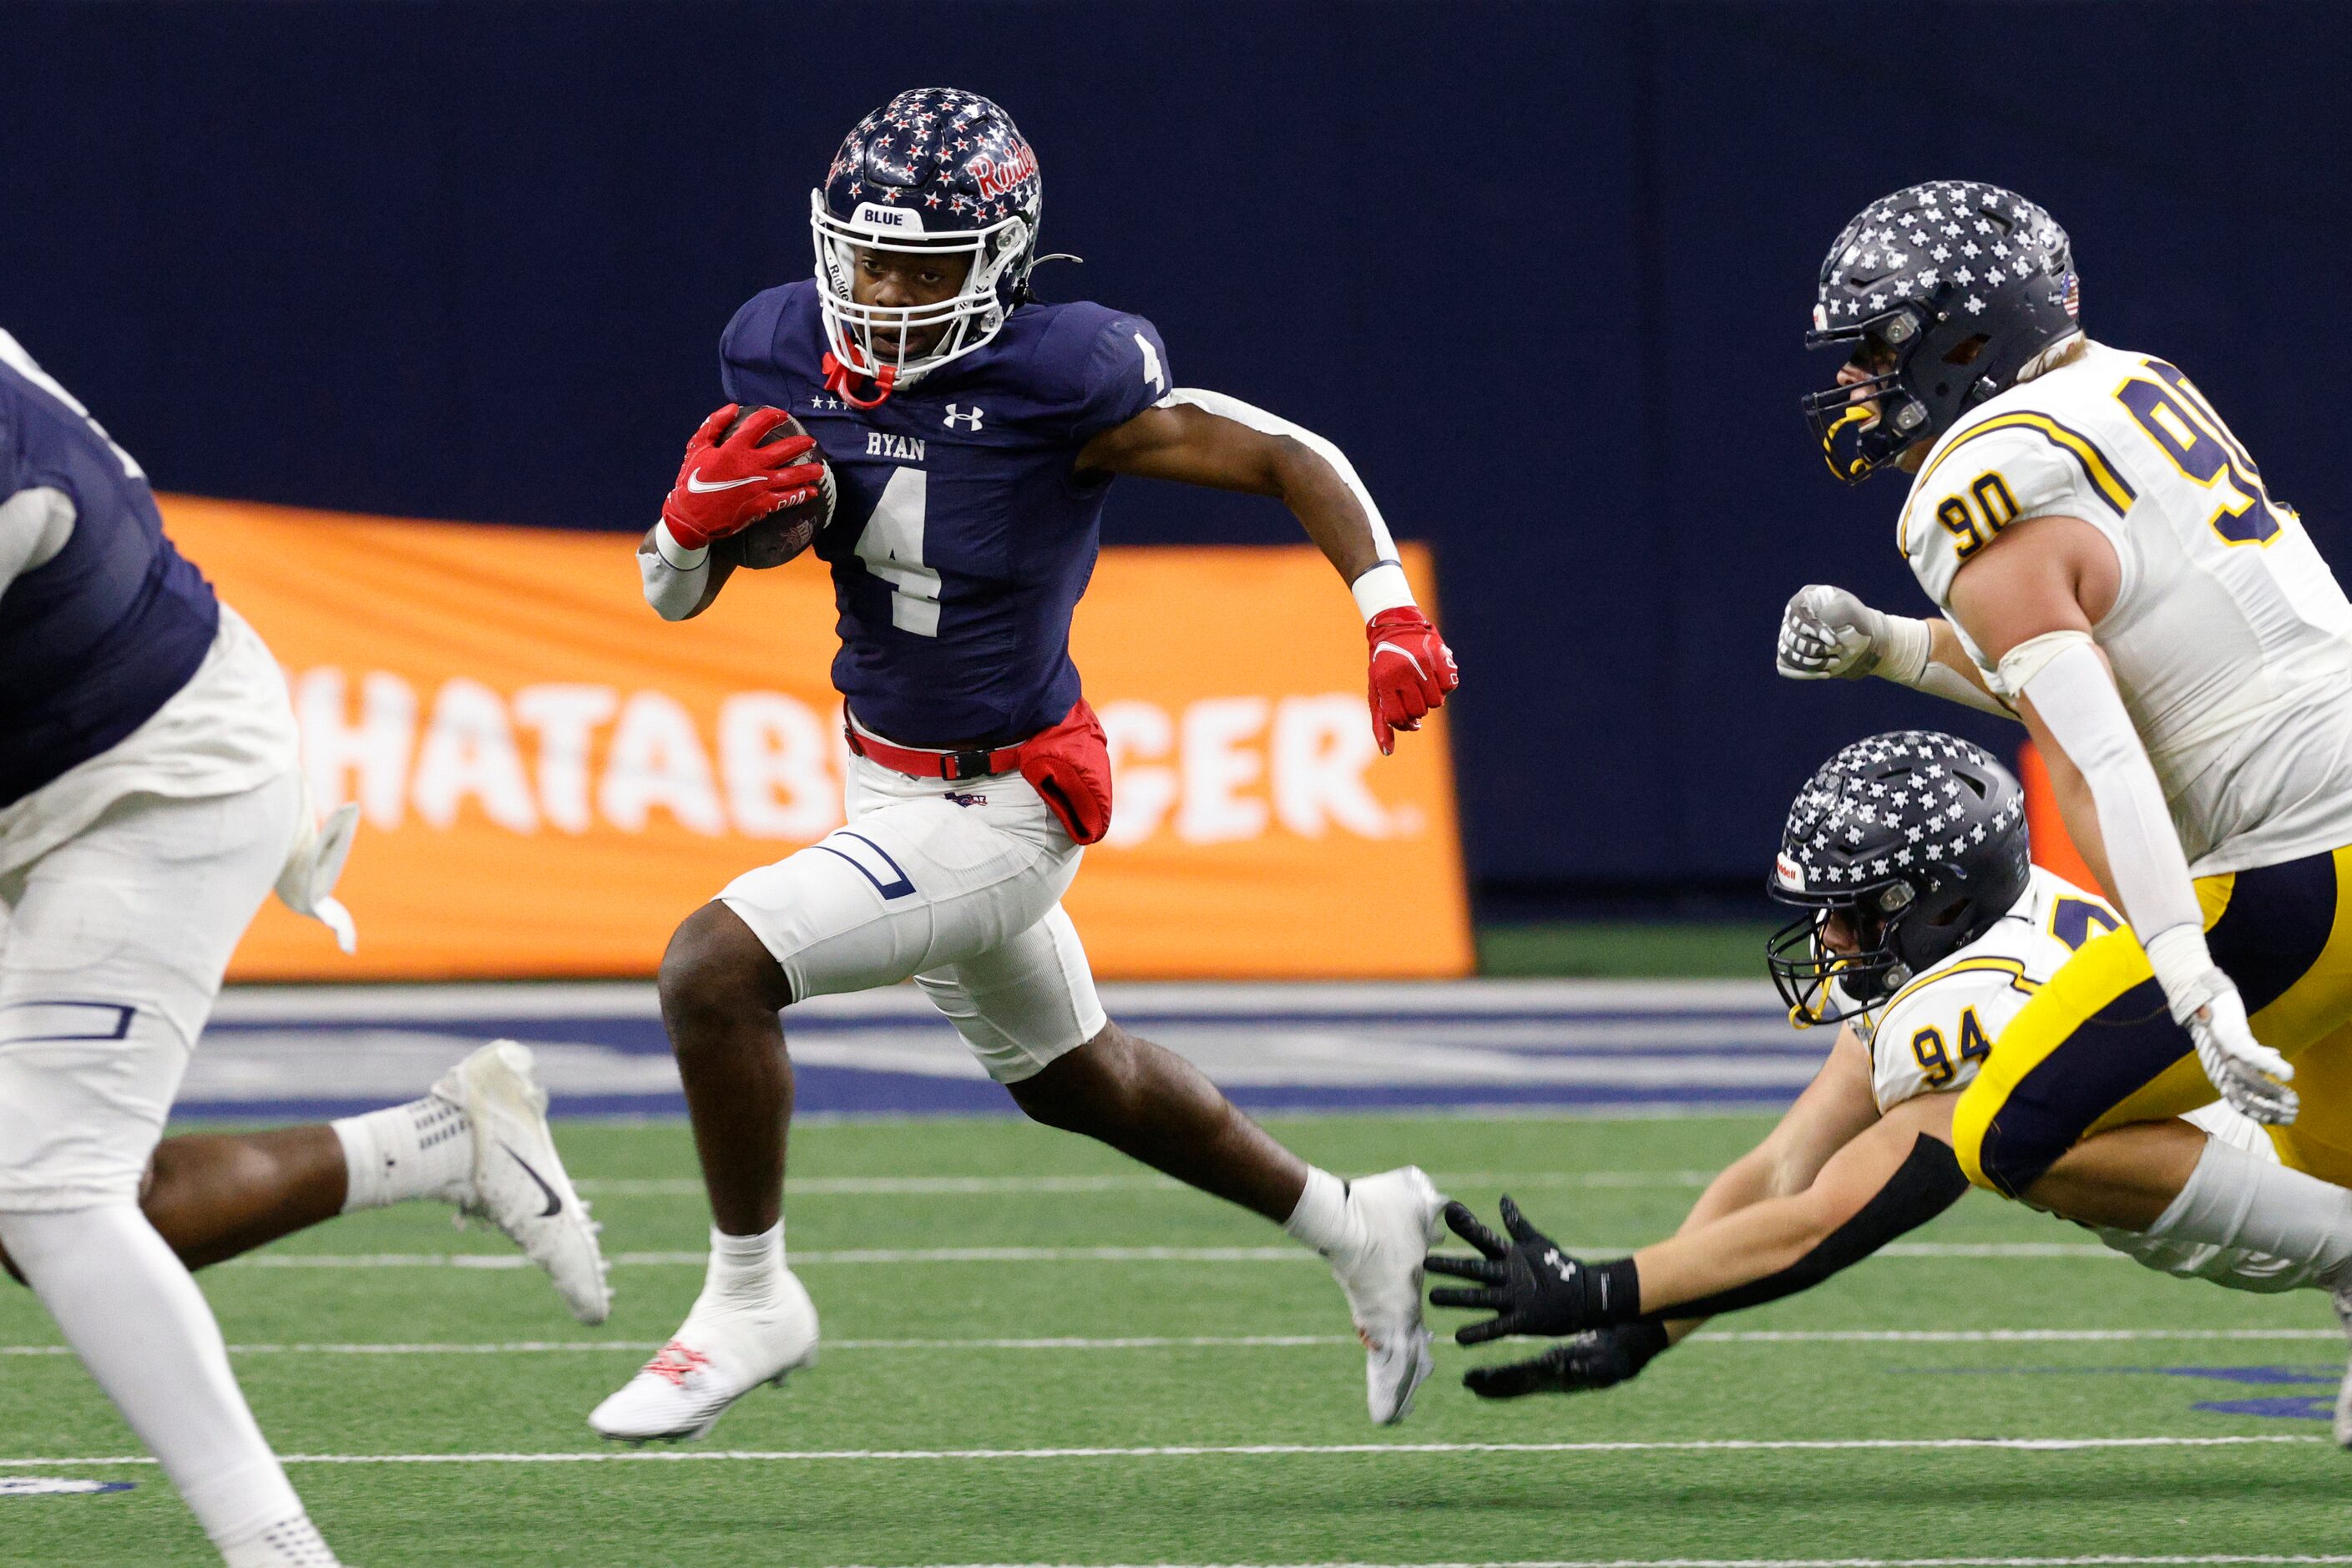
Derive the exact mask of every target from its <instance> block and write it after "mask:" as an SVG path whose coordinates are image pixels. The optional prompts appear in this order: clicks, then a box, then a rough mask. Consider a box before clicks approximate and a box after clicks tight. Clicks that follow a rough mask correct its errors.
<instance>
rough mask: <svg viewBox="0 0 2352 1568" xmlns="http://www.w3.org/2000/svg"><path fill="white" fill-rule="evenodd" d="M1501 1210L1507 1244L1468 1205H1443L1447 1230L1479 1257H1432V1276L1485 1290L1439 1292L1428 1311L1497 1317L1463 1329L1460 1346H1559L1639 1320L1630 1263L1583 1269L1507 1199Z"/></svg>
mask: <svg viewBox="0 0 2352 1568" xmlns="http://www.w3.org/2000/svg"><path fill="white" fill-rule="evenodd" d="M1502 1207H1503V1225H1504V1227H1505V1228H1506V1229H1507V1230H1508V1231H1509V1232H1510V1233H1511V1240H1510V1241H1508V1242H1506V1241H1504V1239H1503V1238H1502V1237H1499V1236H1496V1234H1495V1233H1494V1232H1493V1231H1491V1230H1488V1229H1487V1228H1486V1226H1484V1225H1481V1224H1480V1223H1479V1222H1478V1216H1477V1215H1474V1214H1472V1213H1471V1212H1470V1210H1469V1208H1468V1207H1467V1206H1465V1205H1463V1204H1460V1203H1449V1204H1447V1205H1445V1223H1446V1225H1447V1226H1450V1227H1451V1228H1452V1229H1453V1232H1454V1235H1456V1236H1458V1237H1461V1238H1462V1239H1463V1240H1465V1241H1466V1242H1468V1243H1469V1244H1470V1245H1471V1246H1473V1247H1476V1248H1477V1249H1478V1251H1479V1253H1480V1254H1481V1256H1479V1257H1476V1258H1452V1257H1445V1256H1443V1255H1437V1254H1433V1255H1432V1256H1431V1257H1430V1258H1429V1259H1428V1261H1427V1265H1426V1267H1427V1268H1428V1269H1429V1271H1430V1272H1431V1273H1433V1274H1451V1275H1453V1276H1454V1278H1455V1279H1475V1280H1477V1281H1479V1283H1480V1285H1481V1286H1482V1287H1483V1289H1476V1290H1465V1289H1459V1288H1457V1287H1454V1286H1443V1287H1440V1288H1439V1289H1434V1290H1432V1291H1431V1292H1430V1293H1429V1302H1430V1305H1431V1306H1433V1307H1470V1308H1474V1309H1478V1310H1486V1311H1491V1312H1493V1313H1494V1314H1495V1315H1494V1316H1493V1317H1491V1318H1489V1319H1487V1320H1486V1321H1484V1322H1479V1323H1465V1324H1464V1325H1463V1326H1462V1327H1460V1328H1458V1329H1456V1330H1454V1342H1456V1343H1457V1344H1465V1345H1476V1344H1484V1343H1486V1342H1487V1341H1488V1340H1499V1339H1501V1338H1502V1337H1503V1336H1504V1335H1506V1334H1539V1335H1543V1336H1546V1337H1550V1338H1557V1337H1558V1336H1559V1335H1562V1334H1580V1333H1582V1332H1583V1331H1585V1330H1587V1329H1598V1328H1605V1327H1607V1326H1608V1325H1610V1324H1612V1323H1622V1322H1630V1321H1633V1319H1635V1318H1637V1317H1639V1316H1640V1315H1641V1289H1640V1287H1639V1286H1638V1285H1637V1284H1636V1283H1635V1276H1634V1273H1633V1259H1632V1258H1620V1259H1618V1260H1617V1261H1616V1262H1614V1263H1583V1262H1580V1261H1579V1260H1577V1259H1576V1258H1570V1257H1569V1256H1568V1255H1567V1254H1566V1253H1564V1252H1562V1251H1561V1250H1560V1249H1559V1243H1557V1242H1555V1241H1553V1240H1552V1238H1551V1237H1548V1236H1546V1235H1545V1234H1544V1233H1543V1232H1541V1231H1539V1230H1538V1229H1537V1228H1536V1227H1535V1226H1532V1225H1529V1224H1528V1220H1527V1216H1526V1215H1522V1214H1521V1213H1519V1205H1517V1204H1515V1203H1513V1202H1512V1201H1511V1200H1510V1199H1509V1198H1505V1199H1504V1200H1503V1205H1502Z"/></svg>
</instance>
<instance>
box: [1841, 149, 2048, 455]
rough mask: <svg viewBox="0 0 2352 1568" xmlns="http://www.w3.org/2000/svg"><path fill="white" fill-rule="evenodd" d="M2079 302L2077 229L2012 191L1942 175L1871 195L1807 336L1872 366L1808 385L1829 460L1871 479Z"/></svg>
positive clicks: (1975, 396)
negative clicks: (1858, 374) (1841, 380)
mask: <svg viewBox="0 0 2352 1568" xmlns="http://www.w3.org/2000/svg"><path fill="white" fill-rule="evenodd" d="M2081 303H2082V296H2081V289H2080V286H2079V285H2078V283H2077V281H2076V279H2075V277H2074V251H2073V247H2071V246H2070V245H2069V244H2068V243H2067V239H2066V231H2065V230H2064V229H2063V228H2060V227H2059V226H2058V225H2057V223H2056V222H2055V221H2054V220H2053V219H2052V217H2051V216H2050V215H2049V214H2048V213H2046V212H2044V211H2042V209H2041V208H2040V207H2038V206H2036V205H2034V204H2033V203H2032V202H2030V201H2027V200H2026V199H2025V198H2024V197H2023V196H2021V195H2017V194H2016V193H2015V192H2013V191H2005V190H2003V189H2001V188H2000V186H1999V185H1988V184H1979V183H1977V182H1975V181H1972V180H1937V181H1933V182H1931V183H1929V184H1922V185H1911V186H1908V187H1906V188H1905V189H1903V190H1899V191H1897V192H1895V194H1894V195H1891V196H1883V197H1881V198H1880V199H1879V200H1877V201H1874V202H1873V203H1871V204H1870V205H1868V206H1867V207H1864V209H1863V210H1862V212H1861V214H1860V216H1856V217H1855V218H1854V220H1853V222H1851V223H1849V224H1847V225H1846V226H1845V229H1844V232H1843V233H1842V234H1840V235H1839V236H1838V237H1837V243H1836V244H1835V245H1833V246H1832V247H1830V253H1829V256H1828V258H1826V259H1824V260H1823V261H1822V271H1821V279H1820V282H1819V288H1818V291H1817V293H1816V295H1815V297H1814V301H1813V324H1812V330H1811V331H1809V332H1807V333H1806V334H1805V346H1806V347H1807V348H1826V347H1829V346H1832V345H1836V346H1838V347H1841V348H1843V349H1845V350H1846V351H1847V352H1848V353H1849V355H1850V356H1851V358H1852V361H1853V363H1856V364H1859V365H1860V366H1861V367H1862V368H1863V369H1864V371H1865V372H1867V373H1868V379H1866V380H1863V381H1859V382H1849V383H1847V384H1843V385H1839V386H1832V387H1830V388H1828V389H1827V390H1825V391H1822V392H1815V393H1810V394H1808V395H1806V398H1805V416H1806V417H1807V418H1808V419H1809V420H1811V423H1812V426H1813V434H1814V435H1816V436H1817V437H1820V438H1821V443H1822V456H1823V457H1825V458H1827V459H1828V460H1829V465H1830V472H1832V473H1833V474H1835V475H1836V476H1837V477H1838V478H1839V479H1843V480H1844V481H1845V482H1846V483H1848V484H1860V483H1861V482H1862V481H1863V480H1864V479H1868V478H1869V477H1870V476H1871V474H1872V473H1874V471H1876V470H1877V469H1878V468H1881V467H1883V466H1884V465H1885V464H1887V463H1890V462H1892V461H1894V460H1895V458H1898V457H1900V456H1901V455H1902V454H1903V452H1904V451H1905V450H1906V448H1908V447H1911V446H1912V444H1913V443H1915V442H1918V441H1927V440H1933V439H1935V438H1936V437H1938V436H1940V435H1942V434H1943V433H1944V432H1945V431H1947V430H1948V429H1950V428H1951V427H1952V425H1953V423H1954V422H1955V421H1956V420H1958V418H1959V417H1960V416H1961V415H1962V414H1964V413H1966V412H1967V411H1968V410H1969V409H1970V408H1972V407H1974V406H1975V405H1978V404H1979V403H1982V402H1983V401H1984V400H1985V399H1987V398H1989V397H1992V396H1995V395H1998V394H2000V393H2002V392H2006V391H2007V390H2008V389H2009V388H2010V387H2011V385H2013V384H2015V383H2016V380H2017V374H2018V372H2019V371H2021V370H2022V369H2023V368H2024V367H2025V365H2026V364H2027V363H2028V362H2030V361H2031V360H2032V358H2033V356H2034V355H2036V354H2038V353H2041V352H2042V350H2044V349H2046V348H2048V347H2049V346H2050V345H2051V344H2053V343H2054V342H2058V341H2059V340H2060V339H2062V338H2064V337H2067V336H2069V335H2070V334H2072V333H2074V332H2075V331H2079V330H2080V328H2079V326H2078V325H2077V321H2076V318H2077V316H2078V315H2079V313H2080V310H2081Z"/></svg>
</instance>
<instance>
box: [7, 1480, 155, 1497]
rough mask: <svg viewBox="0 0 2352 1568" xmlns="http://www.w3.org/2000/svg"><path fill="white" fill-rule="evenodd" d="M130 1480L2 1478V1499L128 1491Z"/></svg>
mask: <svg viewBox="0 0 2352 1568" xmlns="http://www.w3.org/2000/svg"><path fill="white" fill-rule="evenodd" d="M130 1489H131V1482H129V1481H84V1480H75V1479H69V1478H68V1477H65V1476H8V1477H5V1478H0V1501H5V1500H7V1499H9V1498H18V1497H97V1496H98V1495H100V1493H101V1492H127V1491H129V1490H130Z"/></svg>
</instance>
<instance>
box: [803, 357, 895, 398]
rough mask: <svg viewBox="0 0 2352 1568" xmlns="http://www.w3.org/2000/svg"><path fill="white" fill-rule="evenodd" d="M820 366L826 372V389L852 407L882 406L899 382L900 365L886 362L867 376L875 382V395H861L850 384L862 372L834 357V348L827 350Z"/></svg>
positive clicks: (867, 378)
mask: <svg viewBox="0 0 2352 1568" xmlns="http://www.w3.org/2000/svg"><path fill="white" fill-rule="evenodd" d="M819 368H820V369H822V370H823V371H824V389H825V390H826V391H827V392H830V393H832V394H834V395H835V396H837V397H839V398H840V399H841V400H842V401H843V402H844V403H846V404H848V405H850V406H851V407H852V408H879V407H881V406H882V405H883V404H885V403H887V402H888V401H889V398H890V389H891V388H892V387H893V386H896V385H897V384H898V366H897V365H895V364H886V365H884V366H882V367H881V368H880V369H878V370H877V371H876V372H875V373H874V374H872V375H870V376H867V377H866V380H868V381H871V382H872V383H873V384H874V395H873V396H872V397H870V398H866V397H860V396H858V395H857V394H856V393H854V392H852V391H850V390H849V384H850V383H851V382H852V381H854V380H856V379H857V377H858V375H859V374H861V373H859V372H857V371H854V370H851V369H850V368H849V367H848V366H847V365H845V364H844V363H841V362H840V361H839V360H837V359H835V358H834V357H833V351H832V350H830V349H828V350H826V351H825V355H824V360H823V362H822V363H820V365H819Z"/></svg>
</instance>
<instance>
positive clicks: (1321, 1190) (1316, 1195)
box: [1282, 1165, 1364, 1258]
mask: <svg viewBox="0 0 2352 1568" xmlns="http://www.w3.org/2000/svg"><path fill="white" fill-rule="evenodd" d="M1282 1228H1283V1229H1284V1230H1285V1231H1287V1232H1288V1233H1289V1234H1290V1235H1291V1236H1292V1237H1295V1238H1296V1239H1297V1240H1299V1241H1303V1242H1305V1243H1306V1244H1307V1246H1309V1247H1313V1248H1314V1249H1315V1250H1316V1251H1318V1252H1319V1253H1321V1254H1323V1256H1325V1257H1326V1258H1328V1257H1330V1256H1331V1255H1332V1254H1333V1253H1335V1252H1339V1251H1344V1250H1346V1249H1348V1248H1349V1247H1356V1246H1360V1245H1361V1243H1362V1241H1363V1239H1364V1222H1363V1217H1362V1216H1361V1215H1358V1214H1357V1213H1356V1211H1355V1208H1354V1205H1350V1204H1349V1202H1348V1184H1346V1183H1345V1182H1342V1181H1341V1180H1339V1177H1337V1176H1335V1175H1333V1174H1332V1173H1330V1172H1328V1171H1327V1170H1324V1169H1323V1168H1322V1167H1321V1166H1319V1165H1309V1166H1308V1167H1307V1190H1306V1191H1305V1192H1303V1193H1300V1194H1298V1206H1297V1207H1296V1208H1294V1209H1292V1210H1291V1211H1290V1217H1289V1218H1288V1219H1286V1220H1284V1221H1283V1222H1282Z"/></svg>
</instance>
